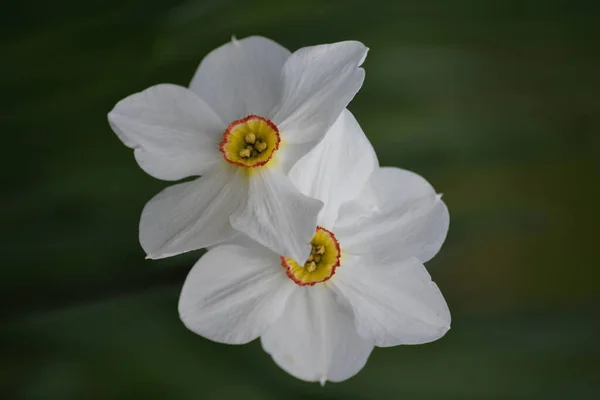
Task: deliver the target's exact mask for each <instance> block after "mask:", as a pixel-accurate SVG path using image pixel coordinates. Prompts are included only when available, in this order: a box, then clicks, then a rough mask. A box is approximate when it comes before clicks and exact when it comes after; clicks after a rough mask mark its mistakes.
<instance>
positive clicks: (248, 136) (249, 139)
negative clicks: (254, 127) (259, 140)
mask: <svg viewBox="0 0 600 400" xmlns="http://www.w3.org/2000/svg"><path fill="white" fill-rule="evenodd" d="M244 140H245V141H246V143H249V144H254V142H256V135H255V134H254V133H252V132H250V133H246V136H244Z"/></svg>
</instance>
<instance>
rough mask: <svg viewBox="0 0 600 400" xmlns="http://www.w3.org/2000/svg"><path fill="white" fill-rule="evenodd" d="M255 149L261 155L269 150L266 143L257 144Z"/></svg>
mask: <svg viewBox="0 0 600 400" xmlns="http://www.w3.org/2000/svg"><path fill="white" fill-rule="evenodd" d="M254 148H255V149H256V150H258V152H259V153H260V152H262V151H264V150H265V149H266V148H267V144H266V143H265V142H256V143H255V144H254Z"/></svg>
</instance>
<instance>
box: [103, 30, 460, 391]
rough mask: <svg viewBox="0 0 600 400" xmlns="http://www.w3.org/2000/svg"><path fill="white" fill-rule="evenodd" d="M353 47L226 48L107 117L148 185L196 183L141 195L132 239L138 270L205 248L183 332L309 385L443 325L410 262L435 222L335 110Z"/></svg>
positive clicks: (348, 90)
mask: <svg viewBox="0 0 600 400" xmlns="http://www.w3.org/2000/svg"><path fill="white" fill-rule="evenodd" d="M367 51H368V49H367V48H366V47H365V46H364V45H363V44H362V43H360V42H355V41H347V42H340V43H334V44H327V45H320V46H313V47H305V48H302V49H300V50H298V51H296V52H294V53H290V52H289V51H288V50H287V49H285V48H283V47H282V46H280V45H278V44H277V43H275V42H273V41H271V40H269V39H266V38H263V37H248V38H245V39H242V40H236V39H233V40H232V42H230V43H227V44H225V45H223V46H221V47H219V48H217V49H216V50H214V51H212V52H211V53H210V54H208V55H207V56H206V57H205V58H204V59H203V60H202V62H201V64H200V66H199V68H198V70H197V71H196V74H195V75H194V77H193V79H192V81H191V83H190V86H189V88H185V87H181V86H177V85H170V84H161V85H156V86H153V87H150V88H148V89H146V90H144V91H142V92H140V93H136V94H133V95H131V96H129V97H127V98H125V99H123V100H121V101H120V102H118V103H117V105H116V106H115V107H114V109H113V110H112V111H111V112H110V113H109V115H108V119H109V122H110V125H111V127H112V128H113V130H114V131H115V132H116V134H117V135H118V136H119V138H120V139H121V140H122V141H123V143H124V144H125V145H127V146H128V147H131V148H132V149H134V155H135V158H136V160H137V162H138V164H139V165H140V167H141V168H142V169H144V170H145V171H146V172H147V173H148V174H150V175H152V176H154V177H156V178H158V179H163V180H172V181H177V180H181V179H183V178H188V177H196V178H195V179H193V180H186V181H185V182H183V183H178V184H176V185H173V186H171V187H168V188H166V189H165V190H163V191H162V192H160V193H159V194H158V195H156V196H155V197H154V198H153V199H151V200H150V201H149V202H148V203H147V204H146V206H145V207H144V210H143V212H142V216H141V221H140V231H139V234H140V243H141V245H142V247H143V249H144V250H145V251H146V253H147V255H148V258H155V259H156V258H162V257H168V256H173V255H177V254H181V253H184V252H187V251H191V250H196V249H200V248H208V249H209V250H208V251H207V252H206V254H204V256H203V257H202V258H201V259H200V260H199V261H198V262H197V263H196V265H195V266H194V267H193V268H192V270H191V271H190V273H189V275H188V277H187V279H186V281H185V284H184V286H183V289H182V292H181V297H180V300H179V315H180V317H181V319H182V321H183V323H184V324H185V325H186V326H187V327H188V328H189V329H190V330H191V331H193V332H195V333H197V334H199V335H201V336H203V337H205V338H208V339H211V340H214V341H217V342H221V343H228V344H242V343H247V342H250V341H252V340H254V339H256V338H259V337H260V340H261V343H262V346H263V348H264V350H265V351H266V352H267V353H269V354H270V355H271V356H272V357H273V360H274V361H275V362H276V363H277V364H278V365H279V366H280V367H281V368H283V369H284V370H285V371H287V372H288V373H290V374H291V375H293V376H295V377H297V378H299V379H303V380H306V381H318V382H321V383H322V384H323V383H325V382H326V381H333V382H338V381H343V380H345V379H348V378H350V377H351V376H353V375H354V374H356V373H357V372H358V371H360V369H362V367H363V366H364V365H365V363H366V361H367V358H368V357H369V354H370V353H371V351H372V350H373V347H374V346H380V347H387V346H396V345H400V344H419V343H426V342H430V341H433V340H436V339H438V338H440V337H441V336H443V335H444V334H445V333H446V332H447V330H448V329H449V328H450V312H449V310H448V307H447V305H446V302H445V300H444V298H443V297H442V294H441V293H440V291H439V289H438V287H437V286H436V285H435V283H433V282H432V281H431V277H430V276H429V274H428V273H427V270H426V269H425V267H424V266H423V263H424V262H427V261H428V260H429V259H431V258H432V257H433V256H434V255H435V254H436V253H437V252H438V250H439V249H440V247H441V245H442V243H443V242H444V239H445V237H446V233H447V231H448V224H449V217H448V210H447V208H446V206H445V204H444V202H443V201H442V200H441V196H440V195H438V194H436V192H435V191H434V189H433V188H432V187H431V185H430V184H429V183H428V182H427V181H425V180H424V179H423V178H421V177H420V176H419V175H416V174H414V173H412V172H408V171H405V170H402V169H398V168H385V167H380V166H379V163H378V161H377V157H376V155H375V152H374V150H373V147H372V146H371V144H370V143H369V141H368V139H367V137H366V136H365V134H364V133H363V131H362V129H361V128H360V126H359V124H358V122H357V121H356V119H355V118H354V116H353V115H352V114H351V113H350V111H348V110H347V109H346V106H347V105H348V103H349V102H350V101H351V100H352V99H353V97H354V96H355V95H356V93H357V92H358V90H359V89H360V87H361V86H362V84H363V80H364V70H363V69H362V68H361V64H362V63H363V61H364V60H365V57H366V55H367Z"/></svg>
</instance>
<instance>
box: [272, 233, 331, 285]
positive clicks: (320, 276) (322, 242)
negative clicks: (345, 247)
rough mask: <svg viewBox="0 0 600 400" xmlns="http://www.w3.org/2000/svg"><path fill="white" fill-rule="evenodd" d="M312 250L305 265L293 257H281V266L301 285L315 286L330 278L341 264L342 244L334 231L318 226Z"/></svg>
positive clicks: (312, 241)
mask: <svg viewBox="0 0 600 400" xmlns="http://www.w3.org/2000/svg"><path fill="white" fill-rule="evenodd" d="M310 244H311V246H312V251H311V252H310V256H308V258H307V259H306V262H305V263H304V265H300V264H298V262H296V260H294V259H292V258H285V257H283V256H282V257H281V266H282V267H283V268H285V269H286V273H287V275H288V276H289V277H290V279H291V280H293V281H294V282H296V283H297V284H298V285H300V286H313V285H314V284H316V283H320V282H325V281H327V280H329V279H330V278H331V277H332V276H333V275H334V274H335V269H336V268H337V267H339V266H340V256H341V253H342V252H341V250H340V244H339V243H338V241H337V239H336V238H335V235H334V234H333V232H330V231H328V230H327V229H325V228H321V227H320V226H319V227H317V232H316V233H315V236H313V238H312V240H311V242H310Z"/></svg>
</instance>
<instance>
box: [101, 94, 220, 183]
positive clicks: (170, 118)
mask: <svg viewBox="0 0 600 400" xmlns="http://www.w3.org/2000/svg"><path fill="white" fill-rule="evenodd" d="M108 120H109V122H110V125H111V127H112V129H113V130H114V131H115V133H116V134H117V135H118V136H119V138H120V139H121V140H122V141H123V143H125V145H127V146H128V147H131V148H132V149H135V158H136V160H137V162H138V163H139V165H140V167H142V169H144V171H146V172H147V173H148V174H150V175H152V176H154V177H155V178H158V179H164V180H178V179H181V178H185V177H187V176H193V175H202V174H203V173H205V172H206V171H207V170H209V169H210V168H211V167H213V166H214V165H216V163H218V162H219V161H221V160H222V159H223V156H222V154H221V152H220V151H219V141H220V140H221V138H222V133H223V131H224V130H225V128H226V127H227V125H226V124H224V123H223V122H222V121H221V120H220V119H219V117H217V116H216V114H215V113H214V112H213V111H212V110H211V109H210V107H209V106H208V105H207V104H206V103H205V102H204V101H203V100H202V99H200V98H199V97H198V96H196V95H195V94H194V93H193V92H191V91H190V90H188V89H186V88H183V87H181V86H176V85H169V84H162V85H156V86H152V87H151V88H148V89H146V90H144V91H143V92H140V93H136V94H133V95H131V96H129V97H126V98H125V99H123V100H121V101H120V102H118V103H117V105H116V106H115V108H113V109H112V111H111V112H110V113H109V114H108Z"/></svg>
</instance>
